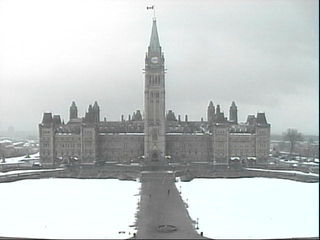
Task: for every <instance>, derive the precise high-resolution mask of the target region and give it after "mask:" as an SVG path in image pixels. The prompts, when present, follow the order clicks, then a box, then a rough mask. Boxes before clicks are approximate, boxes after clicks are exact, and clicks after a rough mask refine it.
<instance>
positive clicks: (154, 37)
mask: <svg viewBox="0 0 320 240" xmlns="http://www.w3.org/2000/svg"><path fill="white" fill-rule="evenodd" d="M164 74H165V69H164V56H163V53H162V52H161V47H160V43H159V36H158V31H157V24H156V20H155V19H153V24H152V32H151V38H150V44H149V47H148V52H147V53H146V58H145V85H144V89H145V90H144V113H145V118H144V155H145V158H146V160H147V161H162V160H164V156H165V134H166V132H165V129H166V126H165V77H164Z"/></svg>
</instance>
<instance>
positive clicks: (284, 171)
mask: <svg viewBox="0 0 320 240" xmlns="http://www.w3.org/2000/svg"><path fill="white" fill-rule="evenodd" d="M246 169H247V170H249V171H262V172H279V173H295V174H300V175H311V176H316V177H319V174H316V173H304V172H300V171H289V170H288V171H287V170H272V169H261V168H246Z"/></svg>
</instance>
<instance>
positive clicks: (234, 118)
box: [229, 101, 238, 124]
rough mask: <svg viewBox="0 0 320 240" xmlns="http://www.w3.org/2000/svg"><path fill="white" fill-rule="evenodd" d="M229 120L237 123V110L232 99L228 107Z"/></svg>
mask: <svg viewBox="0 0 320 240" xmlns="http://www.w3.org/2000/svg"><path fill="white" fill-rule="evenodd" d="M229 121H230V122H233V123H236V124H238V110H237V106H236V104H235V102H234V101H232V104H231V106H230V109H229Z"/></svg>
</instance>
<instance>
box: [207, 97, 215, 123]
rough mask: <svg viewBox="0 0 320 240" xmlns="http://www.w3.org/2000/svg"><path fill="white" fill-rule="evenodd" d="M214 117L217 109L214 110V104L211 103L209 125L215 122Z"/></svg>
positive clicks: (208, 114) (208, 117) (208, 113)
mask: <svg viewBox="0 0 320 240" xmlns="http://www.w3.org/2000/svg"><path fill="white" fill-rule="evenodd" d="M214 116H215V108H214V105H213V102H212V101H210V103H209V106H208V110H207V121H208V122H209V123H212V122H214V119H215V117H214Z"/></svg>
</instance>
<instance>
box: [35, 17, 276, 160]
mask: <svg viewBox="0 0 320 240" xmlns="http://www.w3.org/2000/svg"><path fill="white" fill-rule="evenodd" d="M164 62H165V58H164V54H163V52H162V49H161V46H160V42H159V36H158V32H157V26H156V20H155V19H154V20H153V25H152V32H151V39H150V44H149V46H148V51H147V53H146V56H145V69H144V70H145V86H144V89H145V90H144V114H143V116H142V114H141V112H140V110H137V111H136V112H134V113H133V114H132V117H131V116H129V119H127V120H125V119H124V117H123V115H122V117H121V121H107V120H106V119H104V121H100V107H99V105H98V103H97V102H95V103H94V104H93V105H90V106H89V108H88V111H87V112H86V114H85V116H84V117H79V116H78V110H77V106H76V103H75V102H72V104H71V107H70V118H69V121H68V122H67V123H64V122H62V121H61V118H60V116H59V115H52V113H44V114H43V119H42V122H41V123H40V124H39V135H40V157H41V160H42V161H43V163H44V164H54V163H55V162H56V161H57V160H58V159H65V158H70V157H77V158H78V159H80V161H81V163H88V164H90V163H94V162H97V161H119V162H127V161H130V160H134V159H137V158H141V159H144V161H165V159H170V161H174V162H209V163H213V164H216V165H229V164H231V163H232V161H234V160H235V159H238V160H241V161H242V162H245V163H247V162H248V161H254V162H257V163H265V162H266V160H267V158H268V155H269V148H270V124H269V123H268V122H267V120H266V117H265V114H264V113H258V114H257V115H256V116H254V115H249V116H248V119H247V121H246V123H242V124H239V123H238V116H237V114H238V113H237V111H238V110H237V106H236V104H235V102H232V104H231V107H230V110H229V120H227V118H226V117H225V116H224V113H223V112H222V111H221V109H220V105H217V106H216V107H215V106H214V104H213V102H212V101H210V103H209V106H208V109H207V121H204V120H203V119H201V121H189V120H188V116H187V115H186V116H185V119H184V121H182V120H181V116H180V115H178V119H177V118H176V116H175V113H174V112H173V111H172V110H169V111H168V112H167V113H166V109H165V68H164ZM166 156H170V157H166Z"/></svg>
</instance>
